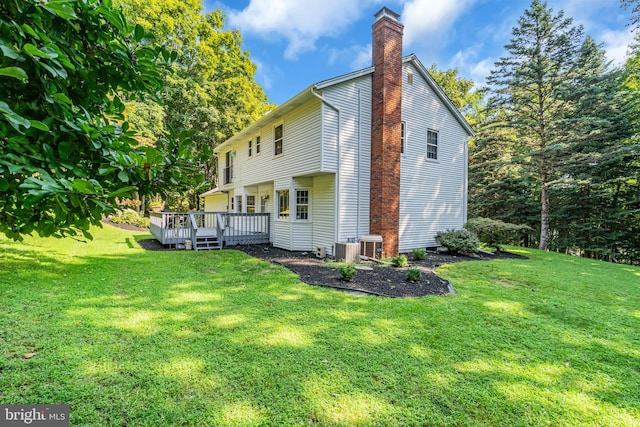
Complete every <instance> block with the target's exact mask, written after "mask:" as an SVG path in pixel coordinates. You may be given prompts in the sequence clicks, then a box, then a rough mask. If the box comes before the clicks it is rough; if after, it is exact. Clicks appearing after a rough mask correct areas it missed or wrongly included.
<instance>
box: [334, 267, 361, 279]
mask: <svg viewBox="0 0 640 427" xmlns="http://www.w3.org/2000/svg"><path fill="white" fill-rule="evenodd" d="M338 270H339V271H340V275H341V276H342V280H344V281H345V282H353V279H355V278H356V274H358V270H356V268H355V267H354V266H353V265H351V264H348V265H343V266H341V267H340V268H339V269H338Z"/></svg>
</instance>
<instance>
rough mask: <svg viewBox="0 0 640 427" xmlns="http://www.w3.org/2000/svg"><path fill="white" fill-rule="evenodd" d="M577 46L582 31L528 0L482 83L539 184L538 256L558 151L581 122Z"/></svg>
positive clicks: (536, 1) (547, 223) (547, 229)
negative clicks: (577, 114)
mask: <svg viewBox="0 0 640 427" xmlns="http://www.w3.org/2000/svg"><path fill="white" fill-rule="evenodd" d="M583 40H584V39H583V30H582V27H580V26H574V25H573V22H572V20H571V19H567V18H565V17H564V12H562V11H560V12H559V13H557V14H554V13H553V10H552V9H550V8H548V7H547V4H546V3H543V2H540V1H539V0H533V2H532V3H531V6H530V7H529V9H527V10H526V11H525V12H524V14H523V16H522V17H521V18H520V19H519V20H518V26H517V27H515V28H514V29H513V35H512V38H511V41H510V43H509V44H508V45H506V46H505V48H506V50H507V52H508V56H505V57H503V58H501V59H500V60H499V61H498V62H497V63H496V64H495V67H496V68H495V69H494V70H493V71H492V72H491V75H490V76H489V77H488V79H487V82H488V83H489V85H490V87H491V89H492V90H493V96H492V98H491V99H490V105H491V107H493V108H497V109H500V110H502V111H503V115H501V116H500V117H501V118H502V119H503V121H502V123H501V125H502V126H506V127H509V128H510V129H512V130H513V131H514V133H515V140H514V145H515V148H516V149H515V152H516V154H517V156H518V157H519V160H520V162H521V164H522V165H523V166H526V167H528V168H531V169H532V172H533V173H535V176H536V178H537V180H538V182H539V190H540V192H539V199H540V240H539V248H540V249H543V250H544V249H547V246H548V242H549V237H550V213H551V205H550V199H549V185H550V183H551V182H552V181H554V180H555V179H557V178H558V172H559V170H558V165H559V163H560V162H562V161H564V159H562V158H561V157H560V156H559V154H560V153H561V152H562V149H563V148H564V147H565V146H566V145H567V144H569V143H571V141H572V139H573V138H575V137H576V136H577V135H580V132H581V131H580V126H581V124H582V119H581V118H579V117H575V116H573V115H572V113H574V112H575V109H576V103H577V102H579V100H580V99H581V97H583V96H586V94H585V93H577V92H576V91H575V89H576V87H575V85H573V83H574V82H575V79H576V78H577V76H578V75H579V74H580V71H579V68H580V63H579V59H580V58H579V57H580V54H579V52H580V46H581V45H582V43H583ZM583 89H584V90H588V89H589V88H583Z"/></svg>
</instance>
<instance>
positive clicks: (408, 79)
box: [407, 71, 413, 85]
mask: <svg viewBox="0 0 640 427" xmlns="http://www.w3.org/2000/svg"><path fill="white" fill-rule="evenodd" d="M407 83H409V84H410V85H412V84H413V73H412V72H411V71H407Z"/></svg>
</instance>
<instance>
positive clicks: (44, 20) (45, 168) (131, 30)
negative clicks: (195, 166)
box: [0, 0, 166, 239]
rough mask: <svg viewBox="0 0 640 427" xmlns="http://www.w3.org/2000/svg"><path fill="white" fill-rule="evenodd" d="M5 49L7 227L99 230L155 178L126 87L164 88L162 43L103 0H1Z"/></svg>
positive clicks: (0, 101) (1, 77)
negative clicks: (131, 117)
mask: <svg viewBox="0 0 640 427" xmlns="http://www.w3.org/2000/svg"><path fill="white" fill-rule="evenodd" d="M0 50H1V53H2V56H1V57H0V193H1V196H0V197H1V201H2V203H1V205H0V231H2V232H3V233H5V234H6V235H7V236H9V237H12V238H15V239H19V238H21V235H23V234H28V233H31V232H32V231H36V232H38V233H39V234H40V235H42V236H50V235H54V236H63V235H65V234H72V235H75V234H77V232H78V231H81V232H82V233H84V234H85V236H86V237H90V236H89V235H88V233H87V230H88V228H89V225H90V223H94V224H98V223H99V221H100V219H101V216H102V215H103V214H104V213H109V212H111V211H113V208H114V206H115V205H116V202H115V199H116V197H122V196H128V195H130V194H131V193H132V192H133V191H134V189H135V188H136V187H140V186H143V185H148V181H149V174H147V173H145V170H144V168H143V165H144V164H145V163H148V162H149V160H148V159H147V158H146V156H147V154H148V153H146V152H144V151H140V150H136V149H135V148H134V146H135V145H136V144H137V142H136V140H135V139H134V136H135V134H134V133H133V132H132V131H131V130H130V129H129V126H128V124H127V123H126V122H124V121H123V112H124V108H125V106H124V103H123V101H122V96H121V95H122V94H123V93H126V94H128V96H130V97H133V96H134V95H135V94H142V93H145V92H154V91H159V90H160V88H161V86H162V79H161V76H160V75H159V74H158V72H157V69H156V62H157V60H158V58H159V54H160V52H161V50H160V49H156V48H154V47H152V46H149V45H148V44H147V43H146V41H145V31H144V28H142V27H141V26H132V25H129V24H128V23H127V21H126V19H125V18H124V16H123V15H122V13H120V12H118V11H116V10H114V9H112V8H111V7H110V3H109V2H108V1H99V0H84V1H77V0H60V1H56V2H39V1H33V0H13V1H4V2H2V3H0ZM152 154H153V153H152ZM156 155H158V154H157V153H156ZM156 160H157V159H156ZM165 160H166V159H165Z"/></svg>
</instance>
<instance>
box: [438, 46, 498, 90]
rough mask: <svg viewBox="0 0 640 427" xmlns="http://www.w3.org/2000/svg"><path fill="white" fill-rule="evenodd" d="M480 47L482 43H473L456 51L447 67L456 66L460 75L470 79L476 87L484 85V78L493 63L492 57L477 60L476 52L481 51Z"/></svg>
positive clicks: (489, 71)
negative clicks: (473, 44) (462, 49)
mask: <svg viewBox="0 0 640 427" xmlns="http://www.w3.org/2000/svg"><path fill="white" fill-rule="evenodd" d="M482 48H483V46H482V45H475V46H471V47H469V48H467V49H465V50H464V51H458V52H457V53H456V54H455V55H453V58H451V61H450V63H449V64H448V67H449V68H457V69H458V71H459V72H460V75H461V76H464V77H465V78H468V79H471V80H472V81H473V83H474V84H475V86H476V87H480V86H484V85H485V80H486V78H487V76H488V75H489V74H490V73H491V70H492V69H493V65H494V63H495V59H494V58H492V57H487V58H484V59H481V60H478V52H482V51H483V49H482Z"/></svg>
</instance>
